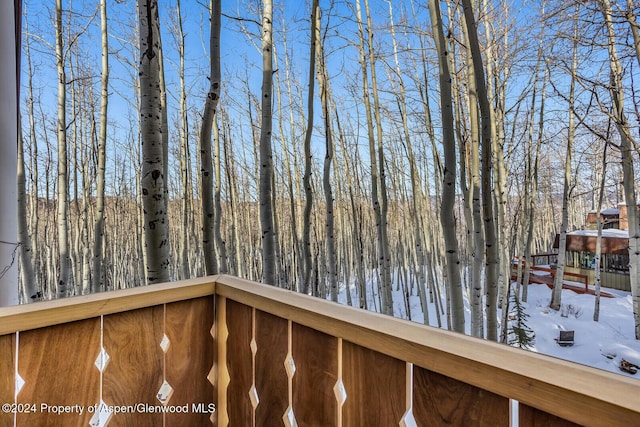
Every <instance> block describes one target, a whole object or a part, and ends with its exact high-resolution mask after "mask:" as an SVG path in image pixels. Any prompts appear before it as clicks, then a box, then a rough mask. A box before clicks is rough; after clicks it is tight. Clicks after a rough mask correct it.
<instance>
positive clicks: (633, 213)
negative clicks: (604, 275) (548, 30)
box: [599, 0, 640, 339]
mask: <svg viewBox="0 0 640 427" xmlns="http://www.w3.org/2000/svg"><path fill="white" fill-rule="evenodd" d="M599 6H600V11H601V12H602V16H603V18H604V22H605V27H606V34H607V41H608V43H607V46H608V50H609V67H610V72H611V74H610V78H611V83H610V86H609V92H610V94H611V100H612V104H613V116H614V117H613V120H614V123H615V125H616V128H617V130H618V133H619V134H620V152H621V155H622V175H623V179H622V181H623V188H624V198H625V202H626V203H627V215H628V219H629V280H630V283H631V297H632V300H633V317H634V323H635V335H636V339H640V215H639V213H638V209H637V205H638V200H637V196H636V191H635V182H636V176H635V171H634V157H635V154H634V153H636V152H635V150H634V145H637V144H636V141H634V139H633V137H632V136H631V132H630V129H629V121H628V119H627V116H626V113H625V111H624V92H623V90H622V89H623V87H622V72H623V71H622V66H621V64H620V59H619V58H618V52H617V49H616V36H615V30H614V27H613V19H612V17H611V1H610V0H599Z"/></svg>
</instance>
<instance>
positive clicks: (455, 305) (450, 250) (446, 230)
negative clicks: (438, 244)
mask: <svg viewBox="0 0 640 427" xmlns="http://www.w3.org/2000/svg"><path fill="white" fill-rule="evenodd" d="M429 16H430V19H431V29H432V32H433V39H434V42H435V46H436V51H437V52H438V66H439V74H440V80H439V82H440V108H441V112H442V113H441V114H442V123H443V126H442V139H443V141H442V145H443V148H444V150H443V151H444V177H443V178H444V179H443V190H442V205H441V208H440V221H441V223H442V231H443V235H444V242H445V259H446V273H447V289H448V292H447V294H448V296H449V298H450V301H451V304H450V307H451V329H452V330H454V331H456V332H461V333H464V332H465V327H464V323H465V321H464V301H463V299H462V283H461V280H460V261H459V252H458V239H457V237H456V223H455V214H454V209H453V208H454V204H455V196H456V184H455V183H456V151H455V146H456V144H455V135H454V127H453V126H454V125H453V105H452V104H453V101H452V96H451V72H450V71H449V61H448V58H447V53H448V52H447V48H446V42H445V37H444V31H443V27H442V14H441V12H440V4H439V2H438V1H436V0H429Z"/></svg>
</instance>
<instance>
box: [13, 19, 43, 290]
mask: <svg viewBox="0 0 640 427" xmlns="http://www.w3.org/2000/svg"><path fill="white" fill-rule="evenodd" d="M25 26H26V25H25ZM25 57H26V60H27V75H28V79H27V89H28V101H27V111H28V113H27V114H28V119H29V146H30V147H33V152H32V156H34V157H36V161H34V162H32V167H33V166H35V167H36V169H35V170H34V171H32V174H33V175H34V176H35V179H34V180H33V181H32V182H31V191H32V195H31V196H32V197H31V211H32V212H31V214H32V217H31V224H30V225H31V230H29V225H28V224H27V219H28V217H27V189H26V176H25V175H26V167H25V157H24V145H25V141H24V139H23V138H22V129H21V127H18V135H19V140H18V144H17V145H18V158H17V161H18V163H17V165H18V170H17V172H18V173H17V182H18V242H19V243H20V273H21V277H20V279H21V281H22V292H23V293H22V302H23V303H28V302H32V301H34V300H37V299H38V298H37V292H38V281H37V278H38V274H37V273H38V270H37V267H35V266H37V259H38V252H37V251H35V250H34V249H36V245H37V244H38V221H37V212H38V184H37V182H38V176H37V164H38V162H37V147H38V142H37V139H36V130H35V117H34V109H33V104H34V99H33V68H32V64H31V48H30V41H29V29H28V26H26V35H25ZM34 152H35V153H36V154H33V153H34ZM32 237H33V238H32Z"/></svg>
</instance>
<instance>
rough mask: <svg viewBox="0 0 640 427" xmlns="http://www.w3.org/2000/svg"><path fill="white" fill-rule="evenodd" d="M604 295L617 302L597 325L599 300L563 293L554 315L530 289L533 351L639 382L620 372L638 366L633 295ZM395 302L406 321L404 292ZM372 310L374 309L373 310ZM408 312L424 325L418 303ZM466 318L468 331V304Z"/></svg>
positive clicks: (540, 290)
mask: <svg viewBox="0 0 640 427" xmlns="http://www.w3.org/2000/svg"><path fill="white" fill-rule="evenodd" d="M603 291H606V292H608V293H610V294H613V295H614V296H615V298H601V299H600V319H599V321H598V322H594V321H593V312H594V303H595V297H594V296H593V295H588V294H577V293H575V292H573V291H569V290H563V291H562V306H563V307H562V309H561V310H560V311H557V312H556V311H554V310H551V309H550V308H549V301H550V299H551V289H549V288H548V287H547V286H545V285H538V284H531V285H529V290H528V301H527V302H526V303H523V306H524V308H525V311H526V313H527V314H528V315H529V318H528V319H527V321H526V323H527V325H528V326H529V328H531V329H533V330H534V331H535V342H534V344H533V346H532V347H531V348H530V351H535V352H538V353H542V354H546V355H549V356H553V357H558V358H561V359H566V360H570V361H573V362H576V363H581V364H584V365H589V366H593V367H595V368H598V369H604V370H607V371H611V372H615V373H618V374H621V375H627V376H630V377H632V378H638V379H640V372H638V373H637V374H635V375H632V374H629V373H626V372H623V371H621V370H620V369H619V366H620V361H621V359H624V360H626V361H627V362H630V363H632V364H634V365H638V366H640V341H638V340H636V339H635V335H634V322H633V308H632V301H631V295H630V293H628V292H622V291H616V290H613V289H606V288H603ZM351 294H352V296H353V300H354V301H357V298H356V293H355V288H353V287H352V288H351ZM368 294H369V295H371V294H372V289H371V287H369V289H368ZM339 300H340V302H341V303H344V304H346V295H345V292H341V294H340V298H339ZM393 300H394V313H395V315H396V317H402V318H405V319H406V318H407V317H408V316H407V315H406V309H405V306H404V301H403V296H402V293H401V291H395V290H394V295H393ZM376 304H377V302H376ZM370 305H371V304H370ZM370 309H372V310H373V309H374V308H373V307H370ZM410 310H411V320H413V321H415V322H420V323H422V321H423V315H422V310H421V308H420V300H419V298H418V297H417V296H415V295H413V296H411V298H410ZM376 311H377V310H376ZM465 312H466V316H467V321H466V325H467V329H468V328H469V324H470V318H469V315H470V310H469V307H468V304H467V306H466V310H465ZM441 319H442V324H443V327H446V319H445V317H444V316H442V317H441ZM429 321H430V322H429V323H430V324H431V325H432V326H437V320H436V311H435V305H434V304H430V305H429ZM561 330H566V331H575V338H574V345H573V346H567V347H561V346H560V345H558V343H557V342H556V341H555V339H556V338H558V336H559V331H561ZM605 355H606V356H605Z"/></svg>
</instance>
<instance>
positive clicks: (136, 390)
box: [0, 276, 640, 427]
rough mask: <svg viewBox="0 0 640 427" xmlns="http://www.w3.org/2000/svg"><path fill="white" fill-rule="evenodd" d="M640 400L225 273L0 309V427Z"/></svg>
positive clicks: (551, 407)
mask: <svg viewBox="0 0 640 427" xmlns="http://www.w3.org/2000/svg"><path fill="white" fill-rule="evenodd" d="M105 354H107V355H108V361H107V362H106V363H104V360H105V359H107V356H104V355H105ZM100 355H103V356H102V357H101V356H100ZM101 360H102V362H101ZM17 377H19V378H17ZM16 383H18V385H19V384H22V383H23V385H22V386H21V387H19V391H17V392H16V388H17V387H16ZM639 396H640V382H638V380H635V379H632V378H627V377H624V376H621V375H616V374H612V373H609V372H604V371H599V370H596V369H592V368H589V367H586V366H581V365H577V364H574V363H570V362H566V361H562V360H558V359H553V358H550V357H546V356H543V355H539V354H536V353H530V352H525V351H522V350H517V349H514V348H511V347H507V346H503V345H499V344H496V343H491V342H486V341H482V340H478V339H475V338H471V337H467V336H463V335H460V334H455V333H451V332H447V331H442V330H438V329H434V328H429V327H425V326H422V325H419V324H416V323H411V322H407V321H403V320H398V319H394V318H390V317H385V316H381V315H378V314H376V313H371V312H366V311H362V310H358V309H353V308H350V307H346V306H341V305H337V304H333V303H330V302H326V301H323V300H319V299H315V298H311V297H308V296H305V295H300V294H296V293H293V292H289V291H285V290H281V289H276V288H273V287H270V286H263V285H259V284H256V283H252V282H248V281H244V280H241V279H237V278H233V277H228V276H216V277H209V278H202V279H195V280H189V281H184V282H177V283H170V284H162V285H155V286H149V287H142V288H136V289H127V290H122V291H116V292H111V293H105V294H98V295H90V296H83V297H76V298H70V299H66V300H57V301H51V302H43V303H36V304H30V305H28V306H17V307H9V308H3V309H0V403H3V404H4V406H3V413H2V414H0V426H13V425H18V426H47V425H50V426H75V425H77V426H86V425H88V424H89V423H90V422H91V421H92V420H93V422H94V425H104V422H105V420H106V419H107V418H109V419H108V422H109V427H112V426H118V425H125V426H162V425H166V426H183V425H184V426H198V425H211V423H213V424H214V425H218V426H227V425H230V426H241V427H244V426H252V425H258V426H277V425H294V423H297V425H299V426H334V425H335V426H393V425H406V426H412V425H418V426H438V425H461V426H476V425H490V426H508V425H510V424H512V425H513V424H518V425H521V426H534V425H540V426H542V425H544V426H549V425H554V426H556V425H573V424H572V423H577V424H583V425H602V426H614V425H640V397H639ZM163 402H164V403H163ZM214 409H215V410H214ZM81 410H82V413H80V412H81ZM65 411H66V412H65ZM515 411H517V416H516V415H515V414H516V412H515ZM96 412H99V413H100V415H95V414H96ZM109 412H110V413H109Z"/></svg>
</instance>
